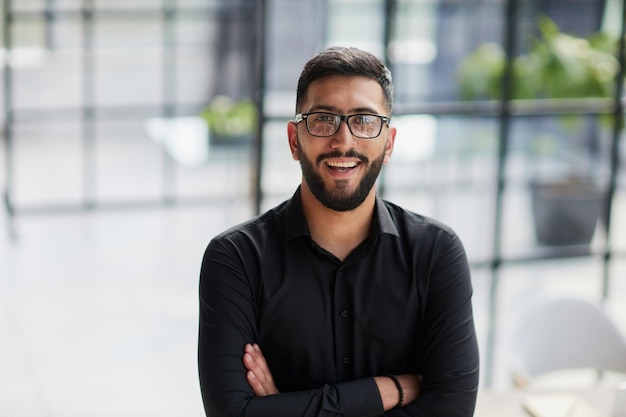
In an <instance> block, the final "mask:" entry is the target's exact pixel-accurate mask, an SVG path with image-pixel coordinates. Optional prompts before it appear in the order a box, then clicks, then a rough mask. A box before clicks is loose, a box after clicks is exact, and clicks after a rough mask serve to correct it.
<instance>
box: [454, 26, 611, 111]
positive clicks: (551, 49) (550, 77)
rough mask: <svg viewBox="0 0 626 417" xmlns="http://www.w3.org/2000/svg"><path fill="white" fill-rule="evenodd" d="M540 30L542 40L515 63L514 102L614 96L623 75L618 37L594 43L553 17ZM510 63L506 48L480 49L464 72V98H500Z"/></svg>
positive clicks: (596, 39)
mask: <svg viewBox="0 0 626 417" xmlns="http://www.w3.org/2000/svg"><path fill="white" fill-rule="evenodd" d="M537 27H538V29H539V33H540V36H539V37H537V38H535V39H534V40H533V42H532V44H531V47H530V49H529V50H528V52H527V53H525V54H522V55H519V56H517V57H516V58H515V59H514V60H513V63H512V65H513V87H514V89H513V97H512V98H514V99H527V98H580V97H610V96H611V94H612V93H613V90H614V82H615V77H616V76H617V73H618V69H619V63H618V60H617V58H616V57H615V55H614V53H615V51H616V50H617V48H616V46H617V40H616V39H615V38H614V37H611V36H609V35H608V34H606V33H602V32H599V33H595V34H593V35H590V36H588V37H577V36H573V35H569V34H566V33H563V32H561V31H560V30H559V28H558V27H557V25H556V24H555V23H554V22H553V21H552V20H550V19H549V18H547V17H543V18H540V19H539V20H538V23H537ZM505 62H506V56H505V53H504V51H503V50H502V48H501V46H500V45H498V44H495V43H486V44H483V45H480V46H479V47H478V48H477V49H476V50H475V51H473V52H472V53H470V54H469V55H468V56H467V57H465V59H463V61H462V62H461V64H460V66H459V69H458V73H457V75H458V79H459V87H460V94H461V97H462V98H464V99H480V98H483V99H489V98H491V99H495V98H499V97H500V95H501V91H502V76H503V73H504V69H505Z"/></svg>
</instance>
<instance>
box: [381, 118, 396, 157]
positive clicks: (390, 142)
mask: <svg viewBox="0 0 626 417" xmlns="http://www.w3.org/2000/svg"><path fill="white" fill-rule="evenodd" d="M395 142H396V128H395V127H389V132H387V143H386V144H385V148H386V149H385V158H384V159H383V164H385V165H386V164H388V163H389V160H390V159H391V153H392V152H393V146H394V144H395Z"/></svg>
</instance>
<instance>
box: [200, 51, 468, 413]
mask: <svg viewBox="0 0 626 417" xmlns="http://www.w3.org/2000/svg"><path fill="white" fill-rule="evenodd" d="M392 102H393V86H392V82H391V74H390V73H389V70H388V69H387V68H386V67H385V66H384V64H383V63H382V62H381V61H380V60H379V59H378V58H376V57H375V56H373V55H372V54H370V53H367V52H364V51H361V50H359V49H356V48H329V49H327V50H325V51H322V52H321V53H319V54H317V55H316V56H314V57H313V58H312V59H311V60H310V61H309V62H308V63H307V64H306V65H305V67H304V69H303V71H302V74H301V75H300V79H299V82H298V89H297V97H296V116H295V118H294V120H293V121H291V122H289V123H288V125H287V136H288V141H289V147H290V150H291V154H292V156H293V158H294V160H297V161H299V162H300V166H301V169H302V182H301V185H300V187H298V189H297V190H296V192H295V194H294V195H293V197H292V198H291V199H290V200H288V201H286V202H284V203H282V204H280V205H279V206H277V207H275V208H273V209H271V210H269V211H268V212H266V213H264V214H262V215H261V216H259V217H257V218H255V219H252V220H250V221H248V222H246V223H244V224H242V225H239V226H237V227H235V228H232V229H230V230H228V231H226V232H224V233H222V234H220V235H219V236H217V237H215V238H214V239H213V240H212V241H211V243H210V244H209V246H208V248H207V250H206V252H205V255H204V259H203V263H202V269H201V273H200V330H199V345H198V365H199V374H200V386H201V390H202V399H203V402H204V406H205V410H206V414H207V416H210V417H222V416H224V417H226V416H228V417H230V416H248V417H250V416H265V417H282V416H285V417H298V416H354V417H368V416H372V417H374V416H383V415H387V416H445V417H455V416H459V417H461V416H471V415H472V414H473V411H474V406H475V401H476V393H477V386H478V348H477V344H476V336H475V330H474V323H473V316H472V305H471V295H472V287H471V278H470V272H469V267H468V264H467V258H466V256H465V252H464V249H463V246H462V244H461V242H460V241H459V239H458V237H457V236H456V235H455V234H454V232H453V231H452V230H451V229H450V228H448V227H446V226H445V225H442V224H441V223H438V222H437V221H435V220H432V219H429V218H427V217H424V216H421V215H418V214H415V213H412V212H409V211H407V210H404V209H402V208H400V207H398V206H396V205H394V204H392V203H390V202H387V201H384V200H382V199H381V198H379V197H378V196H377V194H376V187H375V184H376V179H377V178H378V175H379V173H380V171H381V169H382V166H383V165H384V164H386V163H388V162H389V160H390V157H391V154H392V151H393V146H394V141H395V136H396V130H395V128H394V127H392V125H391V124H390V123H391V112H392Z"/></svg>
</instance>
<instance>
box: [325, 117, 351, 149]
mask: <svg viewBox="0 0 626 417" xmlns="http://www.w3.org/2000/svg"><path fill="white" fill-rule="evenodd" d="M355 142H356V138H355V137H354V135H352V132H351V131H350V128H349V127H348V122H347V121H346V120H342V121H341V122H340V123H339V129H337V131H336V132H335V134H334V135H333V136H332V140H331V147H332V148H333V149H341V148H346V149H352V148H354V144H355Z"/></svg>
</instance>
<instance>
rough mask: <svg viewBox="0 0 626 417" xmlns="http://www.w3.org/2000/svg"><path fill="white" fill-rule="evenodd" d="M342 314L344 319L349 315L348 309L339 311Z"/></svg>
mask: <svg viewBox="0 0 626 417" xmlns="http://www.w3.org/2000/svg"><path fill="white" fill-rule="evenodd" d="M339 314H340V315H341V317H343V318H344V319H345V318H346V317H348V312H347V311H346V310H341V313H339Z"/></svg>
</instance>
